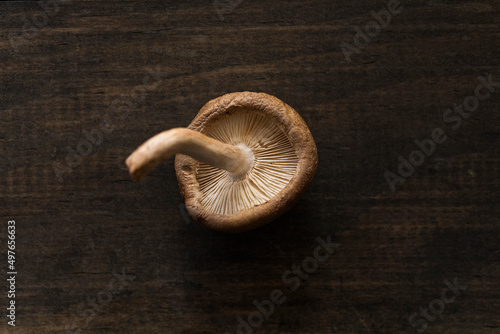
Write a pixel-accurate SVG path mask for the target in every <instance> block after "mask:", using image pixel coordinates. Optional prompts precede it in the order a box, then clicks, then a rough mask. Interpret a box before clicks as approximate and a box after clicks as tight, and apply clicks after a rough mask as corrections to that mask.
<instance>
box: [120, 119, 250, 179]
mask: <svg viewBox="0 0 500 334" xmlns="http://www.w3.org/2000/svg"><path fill="white" fill-rule="evenodd" d="M177 153H181V154H186V155H189V156H190V157H192V158H194V159H196V160H198V161H201V162H204V163H207V164H209V165H212V166H214V167H218V168H221V169H225V170H227V171H228V172H230V173H231V174H233V175H234V176H239V175H243V174H245V173H246V172H247V171H248V170H249V169H250V168H251V167H252V164H253V154H252V152H251V150H250V149H248V148H246V147H239V146H233V145H229V144H224V143H222V142H220V141H218V140H215V139H213V138H210V137H207V136H205V135H203V134H201V133H199V132H197V131H193V130H189V129H185V128H175V129H171V130H168V131H164V132H162V133H159V134H157V135H156V136H154V137H152V138H150V139H149V140H147V141H146V142H145V143H144V144H142V145H141V146H139V148H137V149H136V150H135V151H134V152H133V153H132V154H131V155H130V156H129V157H128V158H127V160H126V161H125V163H126V164H127V166H128V168H129V172H130V175H132V177H133V178H134V179H135V180H136V181H137V182H140V181H141V180H142V179H143V178H144V176H146V174H147V173H149V172H150V171H151V170H152V169H153V168H155V167H156V166H158V165H159V164H160V163H161V162H162V161H164V160H166V159H168V158H169V157H171V156H173V155H174V154H177Z"/></svg>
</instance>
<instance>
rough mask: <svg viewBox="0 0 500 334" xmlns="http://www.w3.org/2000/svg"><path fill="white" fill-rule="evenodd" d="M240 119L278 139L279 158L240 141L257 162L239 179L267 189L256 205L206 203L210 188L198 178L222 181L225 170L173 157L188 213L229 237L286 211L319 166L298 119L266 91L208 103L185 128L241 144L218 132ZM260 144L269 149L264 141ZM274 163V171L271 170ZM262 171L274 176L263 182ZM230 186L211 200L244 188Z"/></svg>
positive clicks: (182, 155) (304, 125) (313, 144)
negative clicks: (247, 178)
mask: <svg viewBox="0 0 500 334" xmlns="http://www.w3.org/2000/svg"><path fill="white" fill-rule="evenodd" d="M241 121H243V123H247V124H248V123H249V122H250V123H252V122H253V123H255V124H257V125H256V126H261V127H262V128H263V129H264V130H263V131H267V135H268V136H272V137H274V138H275V139H276V140H278V141H279V143H277V144H275V145H274V149H275V150H276V149H277V150H280V151H281V154H282V156H281V158H279V157H278V158H277V159H276V160H273V159H268V158H269V156H268V155H267V156H266V154H265V152H264V153H263V154H262V150H260V151H259V152H260V153H259V152H258V151H256V150H255V148H256V147H261V143H256V144H255V145H254V146H253V147H252V146H251V145H252V143H251V140H250V142H248V140H247V142H245V143H242V144H243V145H244V146H247V147H250V149H252V150H253V153H254V155H255V160H256V165H255V166H254V167H255V168H252V170H251V171H250V172H248V173H247V174H248V175H245V176H243V177H250V178H252V177H253V179H254V180H260V181H262V182H261V183H260V184H261V186H262V184H267V185H268V187H269V191H266V193H267V194H266V195H263V196H257V197H258V198H256V199H254V200H256V201H257V202H255V203H252V202H251V201H250V202H247V203H243V202H240V204H239V205H234V206H232V208H228V207H227V204H226V206H223V205H220V203H219V205H216V204H214V200H213V199H212V200H210V199H207V196H206V192H207V191H208V190H207V189H208V188H210V185H208V186H207V182H205V181H204V180H203V177H200V175H203V176H209V177H210V175H213V176H216V177H218V178H219V179H221V178H224V177H226V175H227V173H228V172H226V171H224V170H220V169H217V168H215V167H211V166H209V165H206V164H202V163H200V162H198V161H197V160H195V159H193V158H191V157H189V156H187V155H184V154H177V155H176V158H175V171H176V175H177V180H178V183H179V188H180V190H181V194H182V197H183V198H184V201H185V203H186V208H187V210H188V212H189V214H190V215H191V216H192V217H193V218H194V219H195V220H196V221H198V222H199V223H201V224H202V225H205V226H207V227H209V228H212V229H215V230H218V231H222V232H229V233H239V232H244V231H248V230H251V229H254V228H257V227H260V226H263V225H265V224H267V223H269V222H271V221H273V220H275V219H276V218H278V217H279V216H281V215H282V214H283V213H285V212H286V211H288V210H289V209H290V208H291V207H292V206H293V205H294V204H295V203H296V202H297V201H298V199H299V198H300V196H301V195H302V194H303V193H304V192H305V190H306V189H307V186H308V185H309V184H310V182H311V181H312V179H313V177H314V174H315V172H316V167H317V164H318V154H317V150H316V144H315V143H314V139H313V137H312V135H311V132H310V131H309V128H308V127H307V125H306V123H305V122H304V120H303V119H302V117H300V115H299V114H298V113H297V112H296V111H295V110H294V109H293V108H292V107H290V106H289V105H287V104H286V103H284V102H283V101H281V100H279V99H278V98H276V97H274V96H271V95H268V94H265V93H253V92H238V93H230V94H226V95H223V96H221V97H219V98H216V99H214V100H212V101H209V102H208V103H207V104H205V105H204V106H203V108H201V110H200V111H199V113H198V115H196V117H195V118H194V119H193V121H192V122H191V124H190V125H189V126H188V129H191V130H194V131H198V132H200V133H202V134H205V135H207V136H209V137H213V138H215V139H218V140H221V141H223V142H227V143H228V144H233V145H234V144H239V143H236V142H231V136H227V135H225V134H224V133H222V134H221V131H220V129H221V128H222V129H223V128H224V126H226V125H224V124H229V123H232V124H234V122H241ZM243 126H245V124H243ZM254 127H255V126H254ZM228 131H229V132H231V130H228ZM222 132H224V131H222ZM254 132H255V131H254ZM259 139H262V136H261V137H260V138H257V139H256V140H259ZM264 146H267V145H266V144H265V143H264ZM259 154H260V155H259ZM262 157H263V158H264V159H263V160H262V161H261V162H262V163H261V164H260V165H259V166H260V168H257V167H258V166H257V162H259V159H260V158H262ZM291 161H293V163H291ZM274 164H276V166H278V168H276V167H273V166H274ZM295 164H296V165H295ZM266 170H269V171H270V173H271V174H272V173H274V174H275V178H274V179H272V178H271V179H265V178H264V179H263V174H265V173H267V172H266ZM225 173H226V174H225ZM252 173H254V174H252ZM228 177H229V176H228ZM205 179H206V178H205ZM226 183H227V182H226ZM228 187H229V188H230V186H228V185H227V184H226V189H225V190H224V189H222V190H221V189H219V193H217V194H214V195H213V196H212V197H217V196H219V197H220V196H223V195H227V194H229V193H231V192H234V191H240V190H241V189H243V188H242V186H241V185H239V187H236V188H237V189H236V190H235V189H232V190H231V189H229V188H228ZM212 188H217V187H212ZM219 188H221V187H219ZM257 188H258V187H257ZM228 189H229V190H228ZM215 201H217V199H216V200H215ZM229 202H230V201H229ZM226 203H227V201H226Z"/></svg>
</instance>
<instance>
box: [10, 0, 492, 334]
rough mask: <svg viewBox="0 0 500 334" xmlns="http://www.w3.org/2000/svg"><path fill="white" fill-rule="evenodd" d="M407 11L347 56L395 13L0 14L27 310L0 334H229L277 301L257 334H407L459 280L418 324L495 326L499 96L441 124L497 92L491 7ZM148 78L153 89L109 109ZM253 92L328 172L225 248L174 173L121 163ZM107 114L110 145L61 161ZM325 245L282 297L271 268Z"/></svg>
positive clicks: (412, 7) (286, 6)
mask: <svg viewBox="0 0 500 334" xmlns="http://www.w3.org/2000/svg"><path fill="white" fill-rule="evenodd" d="M45 3H46V4H47V2H45ZM225 3H226V4H228V3H230V2H229V1H228V2H225ZM233 4H237V2H233ZM401 6H402V8H403V9H402V12H401V13H400V14H398V15H394V16H393V17H392V20H391V22H390V24H389V25H388V26H387V27H385V28H382V29H381V31H380V34H379V35H378V36H376V37H375V38H372V39H371V41H370V42H369V43H368V45H367V46H366V47H364V48H362V49H361V52H360V53H359V54H353V55H352V61H351V62H348V61H347V60H346V58H345V57H344V54H343V53H342V50H341V48H340V45H341V43H342V42H345V43H350V44H353V43H354V41H353V38H354V35H355V27H360V28H361V29H364V27H365V25H366V24H367V23H368V22H370V21H372V20H373V17H372V16H371V14H370V11H376V12H378V11H380V10H382V9H383V8H386V7H387V2H384V1H375V0H369V1H358V0H355V1H309V0H305V1H304V0H302V1H299V0H291V1H274V2H271V1H263V0H254V1H247V0H245V1H243V2H241V3H239V4H238V5H237V6H235V8H234V9H232V10H229V9H228V10H225V12H224V13H223V17H224V20H223V21H221V20H220V18H219V16H218V15H217V11H216V8H215V7H214V5H213V3H212V2H210V1H198V0H193V1H187V2H181V1H168V2H167V1H148V2H138V1H74V2H62V1H60V2H58V7H57V13H54V15H52V16H50V15H47V16H46V18H47V19H46V22H44V21H45V20H44V19H43V18H44V17H43V14H40V13H43V10H42V7H41V6H40V5H39V4H37V2H34V1H32V2H13V1H6V2H1V3H0V15H1V20H0V36H1V38H0V64H1V65H0V66H1V72H0V73H1V74H0V94H1V101H2V102H1V104H0V124H1V125H2V126H1V131H0V171H1V175H2V177H1V178H0V180H1V181H0V182H1V183H0V185H1V189H2V191H1V195H0V208H1V211H0V216H1V218H2V219H1V221H2V223H1V229H0V231H1V233H2V247H1V249H3V250H2V254H4V253H3V252H5V253H6V232H7V221H8V220H11V219H15V220H16V223H17V227H16V232H17V241H18V244H17V248H16V250H17V254H18V258H17V266H18V276H17V277H18V282H17V284H18V285H17V287H18V294H17V297H16V303H17V305H18V308H17V314H16V315H17V318H16V327H15V328H12V327H11V326H8V325H7V319H6V317H4V319H3V321H2V324H1V325H0V332H1V333H73V332H77V330H80V331H79V333H226V332H228V333H237V326H238V317H242V318H243V319H247V317H248V315H249V314H251V313H252V312H254V311H255V310H256V307H255V306H254V305H253V301H254V300H257V301H262V300H264V299H269V296H270V293H271V291H273V289H281V290H282V291H284V292H285V297H286V301H285V302H284V303H283V304H282V305H278V306H276V307H275V309H274V312H273V313H272V315H271V316H270V317H269V318H268V319H265V320H264V321H263V323H262V325H261V326H259V327H258V328H256V329H254V331H255V332H258V333H301V334H305V333H394V334H401V333H405V332H407V333H412V334H413V333H417V329H422V328H423V325H422V324H420V325H418V326H412V325H411V324H410V323H409V317H410V315H411V314H412V313H414V312H419V308H420V307H423V308H429V303H431V302H432V301H433V300H435V299H439V298H440V296H441V292H442V290H443V288H444V287H445V284H444V281H445V280H449V281H453V279H454V278H457V279H458V282H459V283H460V284H463V285H467V286H468V288H467V289H466V290H465V291H463V293H462V294H461V295H460V296H458V297H457V298H456V300H455V301H454V302H453V303H450V304H446V308H445V309H444V311H443V312H442V314H440V315H438V316H436V319H435V320H433V321H430V320H429V321H427V326H428V327H427V328H426V331H427V332H428V333H447V334H453V333H481V334H485V333H486V334H493V333H499V331H500V322H499V317H498V309H499V307H500V292H499V291H500V290H499V289H498V286H499V284H500V279H499V277H500V262H499V254H500V253H499V250H500V243H499V241H498V234H499V232H500V221H499V216H500V205H499V194H500V175H499V165H500V151H499V143H500V114H499V113H498V110H499V107H500V87H498V88H496V90H495V92H493V93H491V96H490V97H489V98H487V99H485V100H484V101H481V102H480V105H479V107H478V108H477V110H476V111H474V113H473V114H472V115H471V116H470V117H469V118H467V119H464V120H463V123H462V124H461V126H460V127H459V128H458V129H456V130H453V129H452V128H451V127H450V124H447V123H445V122H444V121H443V113H444V112H445V111H446V109H448V108H453V105H454V104H461V103H462V102H463V101H464V99H465V98H466V97H467V96H470V95H473V94H474V89H475V88H476V86H477V85H478V84H479V81H478V79H477V78H478V77H479V76H487V75H488V74H491V75H492V76H493V78H495V80H496V81H500V70H499V69H500V57H499V54H500V42H499V41H500V30H499V27H500V15H499V14H500V2H499V1H498V0H481V1H468V0H464V1H453V2H452V1H435V0H426V1H411V2H409V1H408V2H407V1H405V2H402V3H401ZM53 10H54V11H56V10H55V9H53ZM34 18H35V20H37V19H38V20H39V21H36V22H38V24H39V25H40V28H37V29H36V30H35V29H32V30H26V29H27V28H29V27H28V26H26V27H25V30H24V33H23V25H25V24H26V23H25V22H26V20H28V21H30V22H32V20H33V19H34ZM9 34H11V35H10V36H11V37H9ZM12 34H13V35H12ZM12 36H17V37H16V38H20V37H22V38H24V39H25V40H26V43H25V44H22V45H20V44H16V47H17V50H16V49H15V48H14V47H13V45H12V43H11V39H12V38H15V37H12ZM17 43H19V42H17ZM148 68H149V69H150V70H151V69H152V70H154V69H156V68H159V69H160V73H161V80H160V81H159V84H158V85H157V86H156V87H155V89H152V90H148V91H147V92H146V93H145V96H144V99H143V101H141V102H139V103H137V105H133V106H129V110H128V114H126V115H125V114H124V112H125V109H120V110H121V111H120V112H116V108H113V103H115V105H114V106H115V107H116V103H117V102H115V101H116V100H117V99H119V98H120V97H122V96H125V98H124V99H125V100H126V99H127V98H126V96H130V95H131V94H132V92H133V91H134V88H135V87H137V86H140V85H142V83H143V80H144V78H145V77H146V76H147V75H148ZM243 90H248V91H262V92H266V93H269V94H272V95H275V96H277V97H278V98H280V99H282V100H283V101H285V102H287V103H288V104H290V105H291V106H292V107H294V108H295V109H296V110H297V111H298V112H299V113H300V114H301V115H302V117H303V118H304V120H305V121H306V123H307V124H308V125H309V127H310V129H311V132H312V133H313V136H314V137H315V140H316V143H317V146H318V154H319V166H318V171H317V175H316V178H315V180H314V181H313V184H312V185H311V187H310V188H309V190H308V193H307V194H306V196H305V197H304V198H303V199H302V200H301V201H300V202H299V204H298V205H297V206H296V207H295V208H294V209H292V210H291V211H290V212H289V213H287V214H286V215H284V216H283V217H282V218H280V219H279V220H277V221H275V222H274V223H272V224H270V225H268V226H266V227H264V228H261V229H258V230H256V231H252V232H249V233H245V234H241V235H226V234H220V233H217V232H213V231H210V230H207V229H206V228H204V227H202V226H199V225H197V224H196V223H193V222H189V220H185V217H184V216H183V212H182V210H181V209H182V206H181V209H180V208H179V205H181V204H182V199H181V197H180V194H179V191H178V186H177V181H176V179H175V173H174V168H173V160H171V161H168V162H167V163H165V164H163V165H162V166H161V167H160V168H158V169H156V170H155V171H153V172H152V174H151V175H149V176H148V177H147V178H146V179H145V181H144V182H143V183H141V184H136V183H134V182H133V181H132V180H131V178H130V177H129V175H128V173H127V170H126V167H125V164H124V160H125V158H126V157H127V156H128V155H129V154H130V152H132V151H133V150H134V149H135V148H136V147H137V146H138V145H139V144H141V143H142V142H143V141H144V140H146V139H147V138H149V137H151V136H152V135H154V134H156V133H158V132H161V131H163V130H165V129H168V128H172V127H179V126H186V125H188V124H189V122H190V121H191V119H192V118H193V117H194V116H195V114H196V113H197V112H198V110H199V109H200V108H201V107H202V106H203V105H204V104H205V103H206V102H207V101H209V100H210V99H213V98H215V97H218V96H220V95H223V94H225V93H229V92H235V91H243ZM120 106H122V105H120ZM124 115H125V116H124ZM103 121H106V122H107V123H106V124H107V125H108V126H110V127H112V131H109V128H107V129H108V133H105V134H103V138H102V142H101V143H100V144H99V145H93V146H92V152H91V153H89V154H88V155H87V156H84V157H82V159H81V161H80V162H79V163H78V164H77V165H75V166H73V167H68V165H67V162H66V161H65V159H66V156H67V147H69V148H70V149H73V150H77V146H78V144H79V143H80V142H81V141H82V140H83V139H85V134H84V131H91V130H92V129H99V126H100V124H101V123H102V122H103ZM438 127H440V128H442V129H443V130H444V131H445V134H446V135H447V140H446V141H445V142H444V143H443V144H439V145H437V147H436V149H435V152H434V153H433V154H432V155H431V156H429V157H428V158H426V161H425V162H424V163H423V164H422V165H421V166H419V167H418V168H416V170H415V172H414V173H413V175H411V176H410V177H408V178H407V179H406V181H405V182H404V183H398V184H397V185H396V191H394V192H392V191H391V190H390V189H389V186H388V184H387V182H386V180H385V178H384V173H385V172H386V171H392V172H394V173H396V172H397V168H398V164H399V161H398V156H400V155H401V156H403V157H405V158H408V156H409V154H410V153H411V152H412V151H413V150H415V149H417V148H418V147H417V146H416V144H415V143H414V141H415V140H416V139H418V140H424V139H426V138H430V136H431V132H432V130H433V129H435V128H438ZM81 148H82V147H81ZM82 149H83V148H82ZM54 163H58V164H60V165H61V166H66V167H68V168H71V172H66V173H64V174H63V175H62V180H59V179H58V177H56V174H55V172H54V168H53V164H54ZM327 236H331V239H332V241H334V242H336V243H338V244H340V246H339V247H338V249H336V250H335V252H334V253H333V254H332V255H331V256H330V257H329V258H328V259H327V260H326V261H324V262H321V263H320V264H319V266H318V268H317V270H316V271H314V273H311V274H310V277H309V278H308V279H305V280H304V281H303V282H302V284H301V285H300V287H299V288H298V289H296V290H295V291H291V287H292V286H293V284H286V283H284V282H283V280H282V275H283V274H284V273H285V272H286V270H288V269H290V268H291V267H292V266H293V265H294V264H295V265H300V264H301V263H302V261H303V260H304V259H305V258H306V257H310V256H313V254H314V249H315V247H316V246H317V241H316V239H317V238H318V237H321V238H326V237H327ZM2 258H3V259H4V260H2V266H1V268H2V272H6V270H5V269H6V261H5V256H3V257H2ZM122 270H124V272H125V274H126V275H127V280H126V282H127V283H128V284H127V285H126V286H123V288H122V289H121V290H110V283H111V282H113V279H114V278H115V276H116V275H118V276H119V275H121V273H122ZM113 273H114V274H113ZM2 275H3V274H2ZM4 284H5V285H3V287H4V288H3V289H2V290H3V291H6V289H7V285H6V283H5V280H4ZM110 296H111V297H110ZM106 298H108V299H106ZM2 300H3V302H2V303H5V304H2V305H1V306H2V307H7V305H6V303H7V298H2ZM419 319H423V317H421V316H420V317H419ZM243 332H244V331H243Z"/></svg>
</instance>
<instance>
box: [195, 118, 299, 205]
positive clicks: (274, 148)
mask: <svg viewBox="0 0 500 334" xmlns="http://www.w3.org/2000/svg"><path fill="white" fill-rule="evenodd" d="M204 134H205V135H207V136H208V137H211V138H213V139H216V140H218V141H221V142H223V143H226V144H230V145H233V146H238V147H240V148H242V149H244V150H245V151H246V150H247V149H249V150H250V151H251V153H252V154H253V164H252V166H251V168H250V169H249V170H248V171H247V172H246V173H244V174H243V175H241V174H240V175H236V174H234V173H230V172H228V171H226V170H224V169H220V168H217V167H213V166H211V165H209V164H206V163H202V162H200V163H199V164H198V168H197V170H196V178H197V180H198V183H199V190H200V192H201V193H202V198H201V201H200V202H201V205H202V207H203V208H204V209H205V210H207V211H209V212H212V213H216V214H221V215H231V214H235V213H237V212H238V211H241V210H244V209H250V208H252V207H254V206H257V205H260V204H263V203H266V202H267V201H269V200H270V199H271V198H272V197H274V196H276V195H277V194H278V193H279V192H280V191H281V190H283V189H284V188H285V187H286V185H287V184H288V183H289V182H290V180H291V179H292V177H293V175H294V174H295V171H296V169H297V165H298V157H297V154H296V152H295V150H294V148H293V146H292V144H291V143H290V141H289V139H288V137H287V136H286V135H285V133H284V132H283V131H282V130H281V129H280V128H279V127H278V125H277V123H276V122H275V121H274V120H273V119H272V118H271V117H267V116H265V115H262V114H260V113H257V112H239V113H235V114H231V115H229V116H227V117H226V118H224V119H223V120H221V121H220V122H218V123H217V124H215V125H214V126H213V127H211V128H210V129H207V130H206V131H205V132H204Z"/></svg>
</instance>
